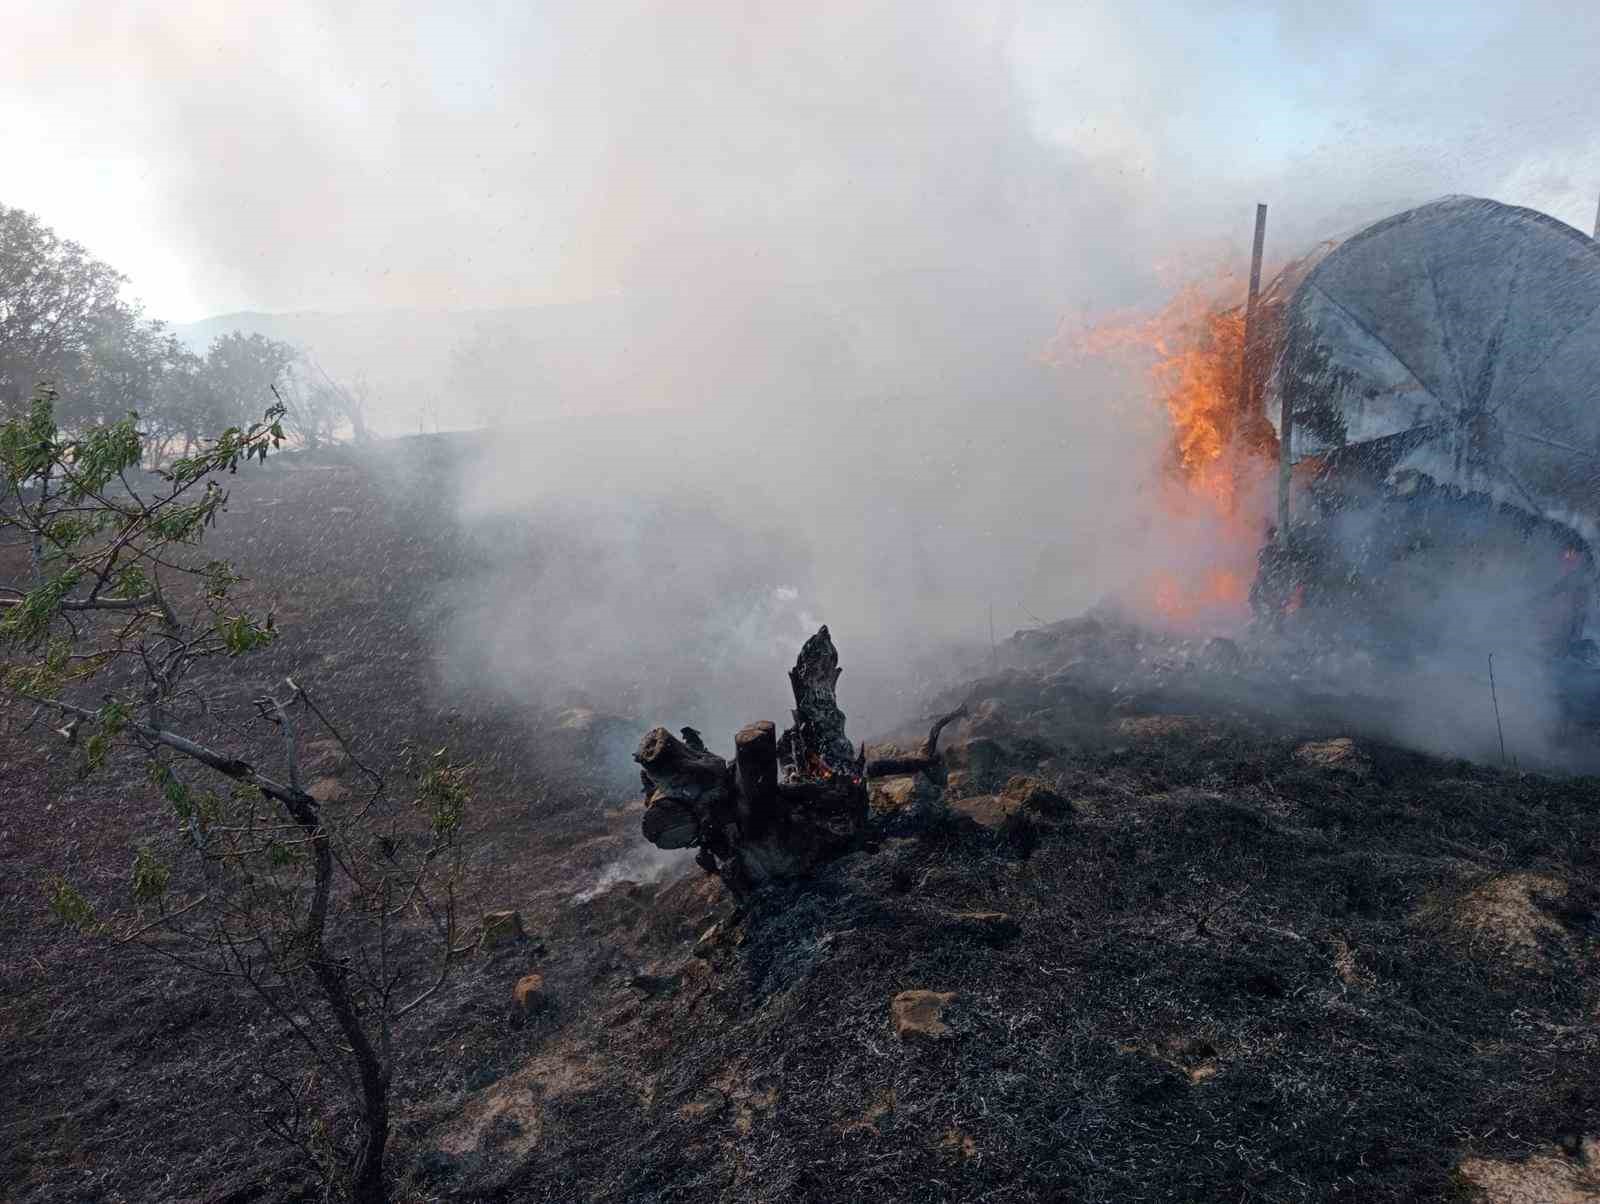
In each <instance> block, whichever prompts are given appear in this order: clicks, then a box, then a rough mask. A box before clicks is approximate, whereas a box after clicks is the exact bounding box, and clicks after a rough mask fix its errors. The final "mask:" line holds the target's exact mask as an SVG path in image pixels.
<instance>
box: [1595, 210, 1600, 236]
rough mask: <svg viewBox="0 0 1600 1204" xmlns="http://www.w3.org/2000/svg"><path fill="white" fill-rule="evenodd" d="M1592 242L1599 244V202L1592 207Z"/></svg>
mask: <svg viewBox="0 0 1600 1204" xmlns="http://www.w3.org/2000/svg"><path fill="white" fill-rule="evenodd" d="M1594 240H1595V241H1596V242H1600V201H1597V202H1596V203H1595V207H1594Z"/></svg>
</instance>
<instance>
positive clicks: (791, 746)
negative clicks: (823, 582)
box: [778, 624, 856, 779]
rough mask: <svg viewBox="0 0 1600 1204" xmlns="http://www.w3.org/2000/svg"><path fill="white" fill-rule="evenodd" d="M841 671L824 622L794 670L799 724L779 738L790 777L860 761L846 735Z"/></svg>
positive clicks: (803, 649) (780, 756)
mask: <svg viewBox="0 0 1600 1204" xmlns="http://www.w3.org/2000/svg"><path fill="white" fill-rule="evenodd" d="M841 672H843V670H841V669H840V668H839V651H838V649H836V648H835V647H834V646H833V637H832V636H830V635H829V634H828V628H827V625H826V624H824V625H823V626H822V627H820V628H818V630H817V634H816V635H814V636H812V637H811V638H810V639H808V640H807V641H806V642H805V644H804V645H802V646H801V649H800V655H799V657H798V658H797V659H796V660H795V663H794V668H793V669H790V670H789V687H790V689H791V690H793V692H794V711H793V717H794V726H793V727H791V728H789V729H788V730H787V731H785V732H784V733H783V738H782V739H781V740H779V742H778V759H779V760H780V761H781V762H783V764H784V767H785V776H786V777H788V778H791V779H793V778H803V777H807V776H809V775H811V774H814V773H818V772H821V771H823V770H827V771H830V772H833V773H838V772H840V771H841V770H844V769H847V768H848V767H850V766H852V765H853V764H854V763H855V761H856V750H855V748H854V746H852V745H851V743H850V740H849V737H847V736H846V735H845V734H844V725H845V715H844V712H843V711H841V710H840V709H839V702H838V698H837V696H836V694H835V693H834V691H835V688H836V687H837V686H838V684H839V674H840V673H841Z"/></svg>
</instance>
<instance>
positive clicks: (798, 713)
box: [634, 627, 867, 896]
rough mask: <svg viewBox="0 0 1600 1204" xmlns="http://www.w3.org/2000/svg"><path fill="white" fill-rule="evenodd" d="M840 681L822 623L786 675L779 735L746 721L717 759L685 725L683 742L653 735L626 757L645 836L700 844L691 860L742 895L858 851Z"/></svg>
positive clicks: (861, 826) (853, 772) (854, 767)
mask: <svg viewBox="0 0 1600 1204" xmlns="http://www.w3.org/2000/svg"><path fill="white" fill-rule="evenodd" d="M838 680H839V654H838V651H837V650H836V649H835V648H834V646H833V640H832V638H831V637H830V636H829V635H828V629H827V628H826V627H824V628H822V629H821V630H819V631H818V632H817V633H816V635H814V636H812V637H811V638H810V639H809V640H807V641H806V643H805V646H804V647H803V648H802V649H801V651H800V656H799V659H798V660H797V661H796V662H795V667H794V669H792V670H791V671H790V673H789V682H790V685H791V687H792V688H793V690H794V698H795V708H794V725H793V726H792V727H790V728H789V729H788V730H787V731H785V732H784V734H783V737H782V738H781V739H779V738H778V736H777V726H776V725H775V724H773V723H771V722H769V721H766V720H763V721H761V722H758V723H751V724H748V725H747V726H745V727H744V728H742V729H740V731H739V732H738V734H737V735H736V736H735V737H734V757H733V760H732V761H724V760H723V759H722V758H721V757H719V756H717V755H716V754H715V753H712V752H710V751H708V750H707V749H706V747H705V745H704V744H703V743H702V742H701V740H700V738H699V733H697V732H694V731H693V730H692V729H689V728H686V729H684V733H683V735H684V738H683V739H682V740H679V739H678V738H677V737H675V736H673V735H672V734H671V733H670V732H669V731H667V729H666V728H663V727H658V728H653V729H651V731H649V732H648V733H647V734H646V735H645V737H644V739H643V740H642V741H640V743H639V751H638V752H636V753H635V754H634V760H635V761H637V762H638V763H639V766H640V769H641V771H642V773H641V776H642V778H643V780H644V785H645V790H646V794H647V798H646V806H645V815H644V822H643V828H644V835H645V838H646V839H648V840H649V841H650V842H651V843H652V844H654V845H656V846H657V847H659V848H670V849H678V848H698V849H699V853H698V855H697V856H696V858H695V860H696V861H697V862H698V863H699V864H700V865H701V866H702V867H704V868H705V869H707V870H709V871H711V872H714V873H716V874H718V875H720V876H721V877H722V879H723V881H724V882H726V883H727V884H728V888H729V889H730V890H732V891H733V892H734V893H735V894H737V895H741V896H742V895H747V894H749V893H750V892H751V891H753V890H755V889H758V888H759V887H761V886H763V885H764V884H766V883H768V882H772V881H776V880H778V879H783V878H794V877H799V876H801V875H804V874H807V873H809V872H810V871H811V870H813V869H815V868H816V867H817V866H818V865H821V864H822V863H823V862H825V861H828V860H830V859H832V858H834V857H838V856H840V855H841V854H842V853H845V852H848V851H849V850H850V849H852V848H855V847H857V846H858V845H859V843H860V839H861V836H862V835H863V833H864V831H865V828H866V821H867V788H866V782H865V778H864V775H863V769H864V767H865V761H864V758H863V757H858V756H857V755H856V751H855V749H854V747H853V746H852V745H851V743H850V741H849V739H848V738H847V737H846V736H845V731H844V713H843V712H842V711H840V710H839V706H838V702H837V700H836V697H835V694H834V687H835V685H836V684H837V682H838Z"/></svg>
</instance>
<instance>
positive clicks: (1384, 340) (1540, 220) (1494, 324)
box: [1267, 197, 1600, 540]
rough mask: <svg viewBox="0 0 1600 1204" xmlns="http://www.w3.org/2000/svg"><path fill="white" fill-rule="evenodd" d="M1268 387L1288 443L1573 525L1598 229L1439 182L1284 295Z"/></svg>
mask: <svg viewBox="0 0 1600 1204" xmlns="http://www.w3.org/2000/svg"><path fill="white" fill-rule="evenodd" d="M1284 330H1285V338H1284V344H1283V353H1282V355H1283V358H1282V360H1281V361H1280V363H1279V367H1278V371H1277V373H1276V374H1275V376H1274V386H1273V389H1272V391H1271V394H1272V395H1269V397H1268V399H1267V406H1268V414H1269V416H1270V417H1271V419H1272V420H1273V422H1274V424H1275V425H1276V424H1277V423H1278V418H1279V404H1280V397H1281V392H1280V391H1281V390H1285V389H1286V390H1288V391H1289V395H1290V397H1291V398H1292V399H1293V402H1294V418H1293V423H1292V427H1293V430H1292V436H1291V447H1290V451H1291V453H1292V457H1293V459H1294V460H1296V461H1299V460H1303V459H1305V458H1306V457H1308V456H1326V455H1329V454H1330V453H1332V454H1335V455H1337V454H1341V453H1346V452H1359V451H1360V449H1362V448H1363V447H1365V448H1367V449H1368V450H1369V451H1370V452H1371V453H1373V454H1374V455H1375V456H1376V457H1377V458H1378V459H1379V460H1380V461H1381V462H1382V464H1383V465H1384V467H1386V468H1387V469H1389V470H1391V471H1392V470H1394V469H1400V468H1413V469H1417V470H1420V471H1422V472H1425V473H1427V474H1428V475H1429V476H1431V477H1432V478H1434V479H1435V480H1437V481H1439V482H1441V483H1444V484H1450V485H1454V486H1456V487H1458V488H1461V489H1464V490H1469V491H1474V492H1483V493H1487V494H1490V495H1491V496H1493V497H1494V498H1495V499H1496V500H1497V501H1502V502H1508V503H1511V504H1513V505H1516V506H1518V507H1520V508H1522V509H1525V510H1528V511H1530V512H1532V513H1535V514H1538V515H1541V516H1543V517H1547V518H1552V519H1556V520H1558V521H1561V522H1564V523H1567V524H1568V525H1570V526H1573V527H1576V528H1577V529H1578V530H1580V531H1582V532H1583V533H1584V534H1585V535H1586V536H1587V537H1589V538H1590V539H1591V540H1593V539H1594V536H1595V534H1596V530H1597V525H1600V243H1596V242H1595V241H1594V240H1593V239H1591V238H1589V237H1588V236H1587V235H1585V234H1583V233H1581V232H1580V231H1578V230H1575V229H1573V228H1572V227H1570V226H1567V225H1565V224H1564V223H1562V222H1559V221H1557V220H1555V219H1554V218H1552V217H1549V216H1547V215H1545V214H1542V213H1537V212H1535V211H1533V210H1531V209H1522V208H1517V207H1515V206H1511V205H1502V204H1499V203H1497V202H1495V201H1487V200H1480V199H1477V198H1474V197H1447V198H1445V199H1443V200H1439V201H1435V202H1432V203H1431V204H1427V205H1423V206H1421V207H1420V208H1417V209H1411V210H1408V211H1406V212H1405V213H1401V214H1397V215H1396V216H1394V217H1391V218H1387V219H1385V220H1384V221H1381V222H1378V223H1377V224H1376V225H1373V226H1370V227H1368V228H1367V229H1365V230H1363V231H1362V232H1361V233H1359V234H1356V235H1355V236H1353V237H1352V238H1349V239H1347V240H1346V241H1345V242H1343V243H1342V244H1341V245H1340V246H1339V247H1338V248H1337V249H1336V250H1334V251H1332V252H1331V253H1330V254H1328V255H1327V256H1326V257H1325V258H1324V259H1323V260H1322V261H1321V262H1320V263H1319V264H1317V266H1316V267H1315V268H1314V269H1313V270H1312V271H1311V272H1310V273H1309V274H1308V275H1307V276H1306V277H1305V279H1304V280H1303V281H1302V282H1301V284H1300V286H1299V288H1298V289H1297V290H1296V291H1295V293H1294V295H1293V297H1292V299H1291V300H1290V303H1289V309H1288V313H1287V315H1286V322H1285V326H1284Z"/></svg>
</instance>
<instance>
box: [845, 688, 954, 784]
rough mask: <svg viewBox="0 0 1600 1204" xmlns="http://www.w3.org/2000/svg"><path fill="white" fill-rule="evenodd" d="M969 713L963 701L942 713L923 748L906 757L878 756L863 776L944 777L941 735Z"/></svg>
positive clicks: (935, 721)
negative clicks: (925, 775)
mask: <svg viewBox="0 0 1600 1204" xmlns="http://www.w3.org/2000/svg"><path fill="white" fill-rule="evenodd" d="M966 714H967V706H966V703H962V704H961V705H960V706H959V707H957V708H956V709H955V710H953V711H951V712H950V713H949V714H948V715H940V716H939V718H937V719H935V720H934V721H933V728H932V730H930V731H929V732H928V738H927V739H926V740H924V741H923V743H922V750H921V752H918V753H913V754H912V755H910V756H905V757H878V758H877V759H875V760H872V761H868V762H867V764H866V772H865V774H864V775H863V776H865V777H869V778H893V777H899V776H901V775H902V774H910V773H926V774H929V775H930V776H932V777H934V778H935V779H939V778H942V776H943V773H944V756H943V754H941V753H940V752H939V735H940V733H941V732H943V731H944V729H945V728H946V727H947V726H949V725H950V724H951V723H954V722H955V721H956V720H957V719H964V718H965V717H966Z"/></svg>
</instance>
